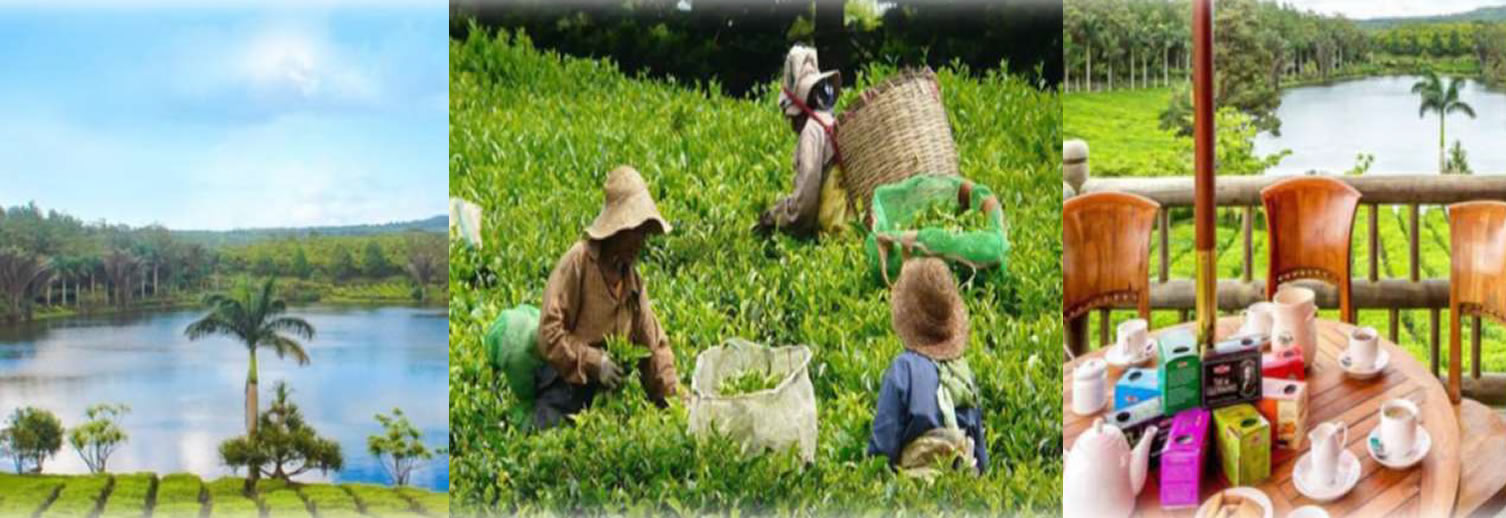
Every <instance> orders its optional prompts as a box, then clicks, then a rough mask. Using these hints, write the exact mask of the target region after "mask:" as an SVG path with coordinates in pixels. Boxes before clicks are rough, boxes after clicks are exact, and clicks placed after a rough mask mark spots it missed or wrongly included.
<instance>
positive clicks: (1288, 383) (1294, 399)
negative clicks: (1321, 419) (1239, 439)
mask: <svg viewBox="0 0 1506 518" xmlns="http://www.w3.org/2000/svg"><path fill="white" fill-rule="evenodd" d="M1263 385H1264V387H1262V392H1263V394H1262V396H1263V397H1262V399H1261V400H1260V405H1259V408H1260V414H1261V415H1263V416H1265V418H1266V421H1269V422H1270V423H1271V428H1272V430H1271V440H1273V441H1274V442H1275V445H1276V447H1278V448H1286V449H1289V450H1300V449H1302V439H1303V438H1304V437H1306V436H1307V382H1305V381H1296V380H1287V379H1276V378H1266V379H1265V380H1264V382H1263Z"/></svg>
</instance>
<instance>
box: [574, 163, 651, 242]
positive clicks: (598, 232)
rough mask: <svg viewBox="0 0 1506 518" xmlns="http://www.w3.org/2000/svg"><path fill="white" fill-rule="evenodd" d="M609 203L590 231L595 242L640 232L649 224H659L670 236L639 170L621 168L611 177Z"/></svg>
mask: <svg viewBox="0 0 1506 518" xmlns="http://www.w3.org/2000/svg"><path fill="white" fill-rule="evenodd" d="M605 190H606V199H605V201H604V202H603V203H602V207H601V214H598V215H597V216H596V221H593V222H591V226H589V227H586V235H588V236H591V239H598V240H600V239H606V238H608V237H610V236H611V235H612V234H616V233H618V232H621V231H623V230H627V229H631V228H636V227H638V226H639V225H642V224H644V223H645V222H648V221H653V222H654V223H658V224H659V232H660V233H669V230H670V227H669V223H668V222H665V221H664V217H663V216H660V215H659V209H658V208H657V207H655V206H654V199H653V198H652V197H650V196H649V194H648V184H646V183H643V177H642V176H640V175H639V174H638V170H637V169H633V168H632V167H631V166H625V165H624V166H618V167H617V168H616V169H613V170H612V172H611V173H608V174H607V185H606V189H605Z"/></svg>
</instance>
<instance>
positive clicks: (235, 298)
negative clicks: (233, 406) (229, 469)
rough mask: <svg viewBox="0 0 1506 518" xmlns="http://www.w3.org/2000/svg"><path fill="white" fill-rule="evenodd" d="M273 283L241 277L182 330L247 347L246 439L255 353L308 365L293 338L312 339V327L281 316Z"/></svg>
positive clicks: (251, 419)
mask: <svg viewBox="0 0 1506 518" xmlns="http://www.w3.org/2000/svg"><path fill="white" fill-rule="evenodd" d="M274 282H275V280H274V279H272V278H268V279H266V280H265V281H263V282H262V283H261V286H260V288H259V289H257V288H256V287H254V286H253V285H252V283H251V280H250V279H247V278H242V279H241V281H240V282H239V283H237V284H236V287H235V288H234V289H233V290H232V291H231V292H230V293H228V294H226V293H215V294H211V295H209V296H207V297H205V298H204V305H206V306H209V308H210V311H209V314H207V315H204V317H203V318H201V319H199V320H198V321H197V322H194V323H193V324H190V325H189V326H188V329H186V330H184V334H185V335H187V336H188V339H189V340H198V339H200V338H204V337H207V336H215V335H226V336H231V337H234V338H236V339H237V340H239V341H240V342H241V344H242V345H244V346H245V347H246V352H247V353H248V354H250V357H251V362H250V366H249V368H248V369H247V371H246V435H247V436H248V437H255V436H256V425H257V417H256V414H257V410H258V407H257V404H256V397H257V392H256V387H257V371H256V350H257V349H258V348H268V349H271V350H272V351H273V352H275V353H277V357H278V358H286V357H288V356H292V357H293V359H295V360H297V361H298V364H299V365H308V363H309V355H308V352H306V351H304V349H303V344H301V343H299V342H298V341H297V340H295V339H294V338H302V339H304V340H313V339H314V326H311V325H309V323H308V322H307V321H305V320H303V319H301V318H298V317H289V316H282V315H283V313H286V312H287V310H288V307H287V303H286V302H284V301H283V300H282V299H280V298H278V297H277V292H276V290H275V287H274ZM288 335H291V336H288ZM258 474H259V472H257V471H254V470H253V471H252V472H251V479H252V480H249V481H247V484H248V485H251V486H254V485H255V484H256V480H255V478H256V477H257V476H258Z"/></svg>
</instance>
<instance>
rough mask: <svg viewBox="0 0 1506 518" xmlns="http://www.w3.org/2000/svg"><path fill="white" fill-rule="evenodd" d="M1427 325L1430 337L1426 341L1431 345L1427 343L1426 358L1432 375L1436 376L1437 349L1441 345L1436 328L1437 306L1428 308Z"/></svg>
mask: <svg viewBox="0 0 1506 518" xmlns="http://www.w3.org/2000/svg"><path fill="white" fill-rule="evenodd" d="M1428 327H1429V333H1428V334H1429V335H1431V336H1430V338H1431V339H1430V340H1429V341H1428V343H1429V344H1431V345H1429V351H1428V353H1429V354H1428V360H1429V362H1428V365H1429V366H1431V367H1432V368H1433V376H1434V377H1437V376H1438V350H1439V347H1441V345H1440V343H1439V338H1440V334H1439V329H1438V308H1432V309H1429V310H1428Z"/></svg>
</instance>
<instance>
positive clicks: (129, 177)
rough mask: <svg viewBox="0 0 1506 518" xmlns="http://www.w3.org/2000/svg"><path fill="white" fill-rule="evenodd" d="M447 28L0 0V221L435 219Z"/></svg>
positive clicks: (272, 13) (263, 223)
mask: <svg viewBox="0 0 1506 518" xmlns="http://www.w3.org/2000/svg"><path fill="white" fill-rule="evenodd" d="M447 18H448V13H447V10H446V8H445V6H444V4H443V2H429V3H428V5H422V6H413V5H406V6H405V5H386V4H368V5H360V6H345V7H340V6H330V5H325V4H319V6H318V7H315V8H288V7H286V5H280V6H273V7H257V6H254V5H250V4H246V5H235V6H231V7H214V8H198V7H183V6H176V5H170V4H164V5H155V6H148V7H145V8H141V7H139V6H138V8H133V9H116V8H110V7H95V6H90V5H87V2H85V3H82V4H78V5H72V4H70V5H66V6H65V7H62V8H56V9H38V8H33V7H17V6H14V5H7V4H5V2H3V1H0V35H3V36H0V205H16V204H21V203H26V202H30V201H35V202H36V203H37V204H38V205H40V206H41V207H43V208H44V209H58V210H61V211H64V212H67V213H70V214H73V215H75V216H78V217H81V218H84V219H85V220H88V221H96V220H99V219H106V220H108V221H110V222H112V223H115V222H120V223H127V224H131V225H144V224H149V223H160V224H163V225H166V226H168V227H169V228H176V229H230V228H248V227H268V226H310V225H342V224H356V223H380V222H387V221H396V220H406V219H418V218H424V217H429V216H433V215H438V214H442V213H444V212H445V210H446V203H447V202H446V200H447V191H448V187H447V182H448V174H447V172H446V169H447V167H448V161H447V146H448V133H449V132H448V129H447V128H448V115H447V113H448V101H447V95H448V80H447V77H448V57H449V55H448V47H447V45H448V44H447V41H448V40H447V32H446V31H447V23H448V22H447Z"/></svg>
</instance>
